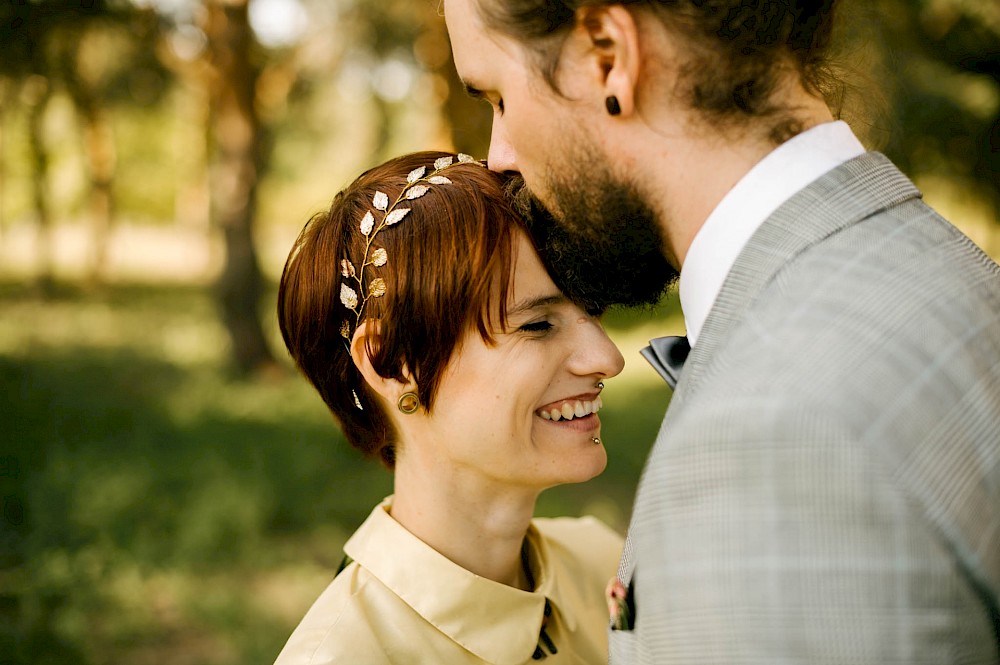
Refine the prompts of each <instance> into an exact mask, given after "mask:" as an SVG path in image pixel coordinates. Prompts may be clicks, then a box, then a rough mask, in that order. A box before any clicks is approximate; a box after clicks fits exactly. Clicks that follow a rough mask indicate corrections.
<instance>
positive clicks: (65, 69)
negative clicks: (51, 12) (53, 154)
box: [58, 26, 117, 286]
mask: <svg viewBox="0 0 1000 665" xmlns="http://www.w3.org/2000/svg"><path fill="white" fill-rule="evenodd" d="M87 29H91V30H93V29H94V28H93V27H90V26H88V28H84V29H79V28H78V29H74V30H66V31H65V32H63V31H59V34H60V36H61V38H60V39H59V40H58V42H59V43H58V48H59V51H60V53H59V73H60V75H61V78H62V80H63V82H64V83H65V85H66V89H67V91H68V92H69V95H70V97H71V98H72V99H73V106H74V108H75V110H76V117H77V120H78V122H79V125H80V135H81V137H82V139H83V156H84V160H85V164H86V168H87V178H88V180H89V184H90V192H89V197H88V198H89V201H88V203H87V207H88V209H89V210H88V217H89V219H90V237H91V248H92V250H91V251H92V253H91V257H90V269H89V274H88V276H87V278H88V281H89V282H90V285H91V286H98V285H100V284H101V283H102V282H103V281H104V277H105V272H106V268H107V256H108V241H109V240H110V237H111V227H112V223H113V211H112V198H111V189H112V185H113V182H114V177H115V165H116V162H117V150H116V146H115V139H114V134H113V132H112V129H111V123H110V122H109V120H108V114H107V110H106V109H105V108H104V105H103V102H104V97H105V95H104V90H103V87H104V86H103V85H102V80H101V78H102V77H101V73H99V72H95V71H94V69H95V68H94V67H90V68H89V69H90V71H89V75H87V74H84V72H83V71H82V69H84V68H85V63H84V60H85V54H84V52H83V44H84V40H85V39H87V36H88V34H87Z"/></svg>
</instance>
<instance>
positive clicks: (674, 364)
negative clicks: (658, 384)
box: [639, 337, 691, 390]
mask: <svg viewBox="0 0 1000 665" xmlns="http://www.w3.org/2000/svg"><path fill="white" fill-rule="evenodd" d="M690 351H691V345H690V344H688V339H687V337H657V338H656V339H651V340H650V341H649V346H647V347H646V348H645V349H643V350H642V351H640V352H639V353H641V354H642V357H643V358H645V359H646V360H647V361H649V364H650V365H652V366H653V369H655V370H656V371H657V373H659V375H660V376H661V377H663V380H664V381H666V382H667V385H668V386H670V389H671V390H673V389H674V388H676V387H677V381H678V380H679V379H680V376H681V370H682V369H684V361H685V360H687V357H688V353H689V352H690Z"/></svg>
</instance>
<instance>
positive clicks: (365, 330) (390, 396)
mask: <svg viewBox="0 0 1000 665" xmlns="http://www.w3.org/2000/svg"><path fill="white" fill-rule="evenodd" d="M378 344H379V325H378V322H376V321H363V322H362V323H361V325H359V326H358V329H357V330H355V331H354V336H353V337H351V359H352V360H353V361H354V366H355V367H357V368H358V371H359V372H361V376H362V377H363V378H364V380H365V383H367V384H368V387H369V388H371V389H372V390H373V391H374V392H375V393H377V394H378V395H379V396H380V397H381V398H382V399H384V400H385V401H386V402H387V403H388V404H395V403H396V401H397V400H398V399H399V397H400V395H402V394H403V393H405V392H406V391H407V390H413V389H414V388H413V386H412V382H407V383H402V382H400V381H397V380H396V379H393V378H387V377H384V376H382V375H381V374H379V373H378V372H377V371H375V367H374V365H372V359H371V356H369V355H368V348H369V346H370V347H371V348H373V349H377V348H378ZM404 374H407V375H408V374H409V373H408V372H406V371H405V370H404Z"/></svg>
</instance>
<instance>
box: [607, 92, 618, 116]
mask: <svg viewBox="0 0 1000 665" xmlns="http://www.w3.org/2000/svg"><path fill="white" fill-rule="evenodd" d="M604 106H605V107H607V109H608V115H618V114H620V113H621V112H622V107H621V104H619V103H618V98H617V97H615V96H614V95H611V96H610V97H607V98H606V99H605V100H604Z"/></svg>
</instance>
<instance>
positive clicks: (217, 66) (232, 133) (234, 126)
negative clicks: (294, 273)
mask: <svg viewBox="0 0 1000 665" xmlns="http://www.w3.org/2000/svg"><path fill="white" fill-rule="evenodd" d="M247 4H248V0H211V1H210V2H209V3H208V5H207V12H206V14H207V24H206V29H205V33H206V35H207V36H208V44H209V51H210V58H211V63H212V81H211V85H210V96H211V111H210V125H211V135H212V143H213V145H212V163H211V170H210V173H211V175H210V179H211V197H212V202H211V212H212V220H213V222H214V223H215V224H216V225H217V226H218V227H219V228H220V229H221V230H222V234H223V239H224V243H225V263H224V266H223V269H222V274H221V275H220V276H219V280H218V283H217V284H216V288H217V297H218V301H219V306H220V308H221V313H222V320H223V323H224V324H225V326H226V328H227V330H228V332H229V336H230V338H231V340H232V345H233V346H232V349H233V359H234V361H235V366H236V370H237V371H238V372H240V373H241V374H247V373H250V372H253V371H256V370H261V369H266V368H267V367H270V366H271V365H272V364H273V359H272V356H271V353H270V351H269V349H268V346H267V341H266V338H265V336H264V330H263V327H262V326H261V321H260V316H259V312H258V307H259V304H260V299H261V295H262V291H263V286H264V285H263V276H262V274H261V271H260V266H259V264H258V260H257V253H256V250H255V248H254V243H253V224H254V217H255V213H256V196H257V180H258V174H259V168H258V167H259V166H260V164H259V161H260V160H259V150H260V140H261V128H260V121H259V118H258V117H257V113H256V110H255V108H254V88H255V83H256V79H257V72H256V71H255V69H254V67H253V66H252V64H251V62H250V48H251V45H252V42H253V35H252V33H251V31H250V22H249V17H248V15H247Z"/></svg>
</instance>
